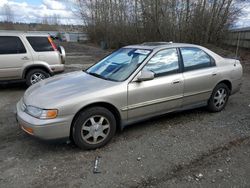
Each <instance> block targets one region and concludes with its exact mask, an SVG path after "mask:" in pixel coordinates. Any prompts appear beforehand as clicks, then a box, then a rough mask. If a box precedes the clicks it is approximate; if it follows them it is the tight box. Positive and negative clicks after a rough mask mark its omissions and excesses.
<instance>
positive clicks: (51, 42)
mask: <svg viewBox="0 0 250 188" xmlns="http://www.w3.org/2000/svg"><path fill="white" fill-rule="evenodd" d="M48 40H49V42H50V44H51V46H52V48H53V49H54V51H57V47H56V44H55V43H54V41H53V40H52V38H51V37H48Z"/></svg>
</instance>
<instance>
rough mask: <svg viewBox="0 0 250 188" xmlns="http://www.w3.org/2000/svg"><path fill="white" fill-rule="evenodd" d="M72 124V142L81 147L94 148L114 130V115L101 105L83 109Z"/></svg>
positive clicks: (104, 140) (111, 135) (103, 142)
mask: <svg viewBox="0 0 250 188" xmlns="http://www.w3.org/2000/svg"><path fill="white" fill-rule="evenodd" d="M73 126H74V127H73V132H72V136H73V139H74V142H75V144H76V145H77V146H79V147H80V148H82V149H96V148H99V147H101V146H104V145H105V144H107V143H108V142H109V141H110V140H111V138H112V137H113V136H114V135H115V132H116V120H115V117H114V115H113V114H112V113H111V112H110V111H109V110H107V109H106V108H103V107H92V108H89V109H86V110H84V111H83V112H82V113H81V114H80V115H79V116H78V118H77V119H76V121H75V122H74V125H73Z"/></svg>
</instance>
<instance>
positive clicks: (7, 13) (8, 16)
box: [3, 4, 14, 23]
mask: <svg viewBox="0 0 250 188" xmlns="http://www.w3.org/2000/svg"><path fill="white" fill-rule="evenodd" d="M3 13H4V21H5V22H9V23H13V22H14V14H13V12H12V10H11V8H10V6H9V5H8V4H5V5H4V6H3Z"/></svg>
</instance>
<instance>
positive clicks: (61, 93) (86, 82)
mask: <svg viewBox="0 0 250 188" xmlns="http://www.w3.org/2000/svg"><path fill="white" fill-rule="evenodd" d="M117 84H118V82H113V81H108V80H103V79H101V78H97V77H94V76H92V75H89V74H87V73H85V72H83V71H79V72H72V73H68V74H62V75H59V76H55V77H52V78H49V79H46V80H43V81H41V82H39V83H37V84H35V85H33V86H31V87H30V88H29V89H28V90H27V91H26V92H25V94H24V98H23V100H24V102H25V104H26V105H32V106H37V107H40V108H48V107H50V106H53V105H54V106H55V105H56V104H57V103H62V102H64V101H66V100H70V99H72V98H75V97H79V96H83V95H88V94H91V93H93V92H97V91H98V92H100V91H101V90H104V89H107V88H110V87H112V86H115V85H117Z"/></svg>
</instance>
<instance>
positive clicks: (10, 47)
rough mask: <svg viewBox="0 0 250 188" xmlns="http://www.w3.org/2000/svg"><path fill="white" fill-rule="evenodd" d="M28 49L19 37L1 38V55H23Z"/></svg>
mask: <svg viewBox="0 0 250 188" xmlns="http://www.w3.org/2000/svg"><path fill="white" fill-rule="evenodd" d="M22 53H26V49H25V47H24V45H23V43H22V41H21V39H20V38H19V37H16V36H0V54H22Z"/></svg>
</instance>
